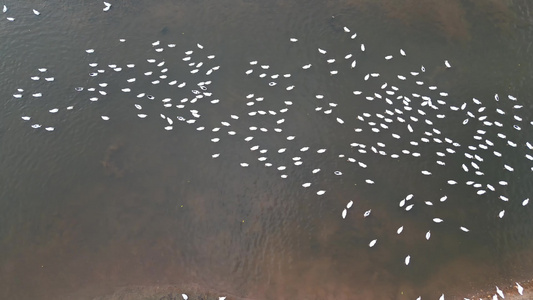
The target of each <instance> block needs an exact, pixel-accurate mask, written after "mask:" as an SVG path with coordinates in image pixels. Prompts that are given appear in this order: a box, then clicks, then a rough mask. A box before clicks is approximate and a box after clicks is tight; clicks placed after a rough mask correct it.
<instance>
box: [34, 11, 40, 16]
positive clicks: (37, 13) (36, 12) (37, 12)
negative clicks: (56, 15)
mask: <svg viewBox="0 0 533 300" xmlns="http://www.w3.org/2000/svg"><path fill="white" fill-rule="evenodd" d="M33 13H34V14H35V15H36V16H38V15H40V14H41V13H40V12H39V11H38V10H36V9H34V10H33Z"/></svg>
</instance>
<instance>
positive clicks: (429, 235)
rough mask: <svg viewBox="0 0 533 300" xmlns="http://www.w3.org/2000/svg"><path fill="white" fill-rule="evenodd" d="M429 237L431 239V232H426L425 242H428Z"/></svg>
mask: <svg viewBox="0 0 533 300" xmlns="http://www.w3.org/2000/svg"><path fill="white" fill-rule="evenodd" d="M430 237H431V231H428V232H426V240H428V241H429V238H430Z"/></svg>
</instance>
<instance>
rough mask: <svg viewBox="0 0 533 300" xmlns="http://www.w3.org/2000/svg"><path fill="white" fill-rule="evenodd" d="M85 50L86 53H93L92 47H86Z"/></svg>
mask: <svg viewBox="0 0 533 300" xmlns="http://www.w3.org/2000/svg"><path fill="white" fill-rule="evenodd" d="M85 52H87V53H94V49H87V50H85Z"/></svg>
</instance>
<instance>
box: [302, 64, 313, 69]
mask: <svg viewBox="0 0 533 300" xmlns="http://www.w3.org/2000/svg"><path fill="white" fill-rule="evenodd" d="M309 68H311V64H307V65H304V66H303V67H302V69H309Z"/></svg>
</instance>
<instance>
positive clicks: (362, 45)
mask: <svg viewBox="0 0 533 300" xmlns="http://www.w3.org/2000/svg"><path fill="white" fill-rule="evenodd" d="M361 51H362V52H365V44H361Z"/></svg>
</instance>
